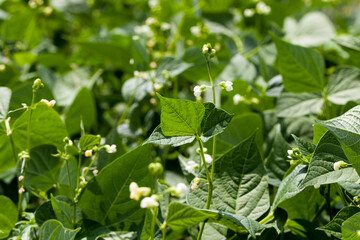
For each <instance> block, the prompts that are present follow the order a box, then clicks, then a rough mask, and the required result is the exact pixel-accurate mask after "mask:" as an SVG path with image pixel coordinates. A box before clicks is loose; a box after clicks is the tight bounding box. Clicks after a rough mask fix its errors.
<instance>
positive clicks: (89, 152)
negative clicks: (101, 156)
mask: <svg viewBox="0 0 360 240" xmlns="http://www.w3.org/2000/svg"><path fill="white" fill-rule="evenodd" d="M92 151H93V150H86V151H85V157H91V156H92Z"/></svg>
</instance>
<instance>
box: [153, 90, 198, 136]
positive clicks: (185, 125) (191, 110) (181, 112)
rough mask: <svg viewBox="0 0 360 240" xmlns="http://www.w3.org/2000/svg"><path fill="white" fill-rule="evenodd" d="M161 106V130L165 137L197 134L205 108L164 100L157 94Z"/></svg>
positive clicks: (192, 103) (189, 102)
mask: <svg viewBox="0 0 360 240" xmlns="http://www.w3.org/2000/svg"><path fill="white" fill-rule="evenodd" d="M157 96H158V97H159V98H160V104H161V130H162V132H163V133H164V135H166V136H177V135H178V136H193V135H196V134H199V129H200V124H201V121H202V119H203V117H204V114H205V107H204V106H203V105H202V104H201V103H199V102H192V101H190V100H185V99H172V98H166V97H163V96H161V95H160V94H157Z"/></svg>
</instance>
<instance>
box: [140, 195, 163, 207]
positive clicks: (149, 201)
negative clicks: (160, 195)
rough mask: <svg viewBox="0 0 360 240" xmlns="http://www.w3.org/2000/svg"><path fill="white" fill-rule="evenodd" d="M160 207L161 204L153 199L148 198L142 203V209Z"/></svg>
mask: <svg viewBox="0 0 360 240" xmlns="http://www.w3.org/2000/svg"><path fill="white" fill-rule="evenodd" d="M157 206H159V203H158V202H157V201H156V200H155V199H154V198H152V197H146V198H144V199H143V200H141V202H140V207H141V208H152V207H157Z"/></svg>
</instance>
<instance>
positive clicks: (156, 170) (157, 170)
mask: <svg viewBox="0 0 360 240" xmlns="http://www.w3.org/2000/svg"><path fill="white" fill-rule="evenodd" d="M148 168H149V171H150V172H151V174H152V175H153V176H160V175H161V174H162V173H163V172H164V167H163V165H162V164H161V163H159V162H155V163H150V164H149V166H148Z"/></svg>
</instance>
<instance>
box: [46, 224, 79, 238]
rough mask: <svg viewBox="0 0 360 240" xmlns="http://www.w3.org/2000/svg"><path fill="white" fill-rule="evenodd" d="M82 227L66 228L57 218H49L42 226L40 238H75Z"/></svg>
mask: <svg viewBox="0 0 360 240" xmlns="http://www.w3.org/2000/svg"><path fill="white" fill-rule="evenodd" d="M79 231H80V228H77V229H75V230H72V229H68V228H64V226H63V225H62V224H61V223H60V222H59V221H57V220H53V219H52V220H48V221H46V222H45V223H44V224H43V225H42V226H41V228H40V240H73V239H75V236H76V234H77V233H78V232H79Z"/></svg>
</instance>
